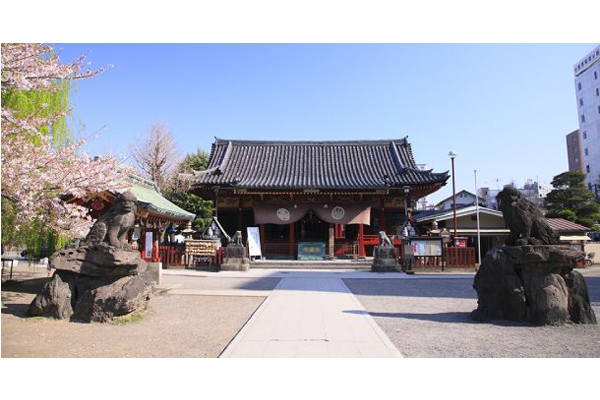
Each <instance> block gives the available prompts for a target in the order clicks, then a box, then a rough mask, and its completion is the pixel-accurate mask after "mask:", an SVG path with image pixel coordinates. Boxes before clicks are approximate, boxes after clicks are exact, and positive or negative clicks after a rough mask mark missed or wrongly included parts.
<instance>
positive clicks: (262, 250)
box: [260, 224, 267, 258]
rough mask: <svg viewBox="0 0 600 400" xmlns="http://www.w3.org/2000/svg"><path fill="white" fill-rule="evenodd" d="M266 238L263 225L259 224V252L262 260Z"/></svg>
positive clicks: (264, 255)
mask: <svg viewBox="0 0 600 400" xmlns="http://www.w3.org/2000/svg"><path fill="white" fill-rule="evenodd" d="M266 246H267V243H266V237H265V224H260V252H261V253H262V256H263V258H265V257H266V254H265V251H266V249H267V247H266Z"/></svg>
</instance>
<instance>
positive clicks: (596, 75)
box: [594, 71, 598, 79]
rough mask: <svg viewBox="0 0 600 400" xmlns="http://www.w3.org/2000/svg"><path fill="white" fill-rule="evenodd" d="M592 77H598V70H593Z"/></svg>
mask: <svg viewBox="0 0 600 400" xmlns="http://www.w3.org/2000/svg"><path fill="white" fill-rule="evenodd" d="M594 79H598V71H594Z"/></svg>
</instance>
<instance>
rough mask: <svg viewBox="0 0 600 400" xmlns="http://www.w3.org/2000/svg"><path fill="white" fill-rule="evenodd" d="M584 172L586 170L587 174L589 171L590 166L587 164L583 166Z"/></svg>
mask: <svg viewBox="0 0 600 400" xmlns="http://www.w3.org/2000/svg"><path fill="white" fill-rule="evenodd" d="M585 172H587V173H588V174H589V173H590V166H589V165H586V166H585Z"/></svg>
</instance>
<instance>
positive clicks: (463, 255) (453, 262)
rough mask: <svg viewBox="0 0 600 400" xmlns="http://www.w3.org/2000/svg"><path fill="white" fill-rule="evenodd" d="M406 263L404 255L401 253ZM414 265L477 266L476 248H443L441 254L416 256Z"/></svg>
mask: <svg viewBox="0 0 600 400" xmlns="http://www.w3.org/2000/svg"><path fill="white" fill-rule="evenodd" d="M400 260H401V263H402V261H404V262H403V264H404V265H406V264H407V261H406V260H404V255H403V254H400ZM411 265H412V266H413V267H434V268H442V267H449V268H452V267H475V248H473V247H447V248H444V249H443V250H442V255H441V256H415V257H414V259H413V260H412V264H411Z"/></svg>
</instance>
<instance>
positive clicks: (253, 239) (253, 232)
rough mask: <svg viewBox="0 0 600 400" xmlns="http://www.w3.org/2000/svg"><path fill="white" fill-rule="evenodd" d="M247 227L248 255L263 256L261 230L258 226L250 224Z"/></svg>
mask: <svg viewBox="0 0 600 400" xmlns="http://www.w3.org/2000/svg"><path fill="white" fill-rule="evenodd" d="M246 229H247V231H248V255H249V256H250V258H252V257H259V258H262V251H261V247H260V231H259V229H258V227H257V226H249V227H248V228H246Z"/></svg>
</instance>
